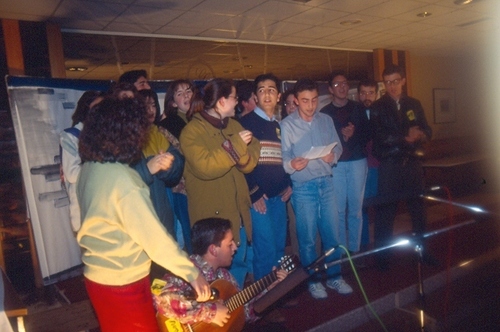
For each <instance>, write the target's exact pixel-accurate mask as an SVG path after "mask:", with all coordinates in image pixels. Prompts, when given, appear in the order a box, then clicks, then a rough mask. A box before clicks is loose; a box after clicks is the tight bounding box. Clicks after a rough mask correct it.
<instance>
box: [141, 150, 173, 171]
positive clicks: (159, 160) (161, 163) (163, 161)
mask: <svg viewBox="0 0 500 332" xmlns="http://www.w3.org/2000/svg"><path fill="white" fill-rule="evenodd" d="M174 159H175V157H174V156H173V155H172V154H171V153H170V152H167V153H165V152H163V151H160V154H157V155H156V156H154V157H153V158H151V159H150V160H149V161H148V163H147V166H148V170H149V172H150V173H151V174H152V175H154V174H156V173H158V172H159V171H166V170H168V169H169V168H170V167H171V166H172V163H173V162H174Z"/></svg>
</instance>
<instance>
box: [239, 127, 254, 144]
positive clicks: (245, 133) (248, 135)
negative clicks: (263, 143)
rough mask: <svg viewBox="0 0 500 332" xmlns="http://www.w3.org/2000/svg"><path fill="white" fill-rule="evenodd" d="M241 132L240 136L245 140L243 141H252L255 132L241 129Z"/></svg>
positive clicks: (247, 142) (246, 142)
mask: <svg viewBox="0 0 500 332" xmlns="http://www.w3.org/2000/svg"><path fill="white" fill-rule="evenodd" d="M239 134H240V137H241V139H242V140H243V142H245V144H247V145H248V144H250V142H251V141H252V137H253V134H252V132H251V131H250V130H243V131H240V132H239Z"/></svg>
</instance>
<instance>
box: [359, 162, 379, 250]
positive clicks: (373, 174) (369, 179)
mask: <svg viewBox="0 0 500 332" xmlns="http://www.w3.org/2000/svg"><path fill="white" fill-rule="evenodd" d="M377 188H378V167H368V175H367V176H366V185H365V199H367V198H371V197H375V196H377V192H378V190H377ZM368 210H374V209H373V208H371V207H365V208H363V230H362V231H361V244H362V245H366V244H369V243H370V217H369V216H368Z"/></svg>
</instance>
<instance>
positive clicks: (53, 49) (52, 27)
mask: <svg viewBox="0 0 500 332" xmlns="http://www.w3.org/2000/svg"><path fill="white" fill-rule="evenodd" d="M46 29H47V45H48V48H49V61H50V75H51V76H52V77H53V78H66V66H65V65H64V51H63V43H62V34H61V28H60V27H59V25H58V24H56V23H51V22H47V23H46Z"/></svg>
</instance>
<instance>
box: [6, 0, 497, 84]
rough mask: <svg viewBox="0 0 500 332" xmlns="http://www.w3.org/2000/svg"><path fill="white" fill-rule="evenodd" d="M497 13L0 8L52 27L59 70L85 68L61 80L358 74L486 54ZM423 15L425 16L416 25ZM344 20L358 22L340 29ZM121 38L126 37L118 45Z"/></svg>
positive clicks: (253, 4)
mask: <svg viewBox="0 0 500 332" xmlns="http://www.w3.org/2000/svg"><path fill="white" fill-rule="evenodd" d="M499 7H500V0H479V1H477V0H476V2H473V3H472V4H470V5H467V6H457V5H455V4H454V3H453V0H311V1H309V2H307V3H300V2H296V1H292V0H44V1H40V0H16V1H6V0H0V18H11V19H20V20H32V21H46V20H49V21H51V22H55V23H58V24H59V25H60V26H61V28H62V29H63V43H64V54H65V57H66V60H65V62H66V67H70V66H76V65H78V66H82V67H87V68H88V70H87V71H86V72H69V71H67V74H68V77H81V78H114V79H116V78H117V77H118V76H119V75H120V73H121V72H123V70H129V69H131V68H139V67H141V66H146V67H147V69H148V71H150V72H151V74H152V75H153V77H154V78H157V79H166V78H181V77H184V76H185V77H189V78H196V77H209V76H210V75H215V74H218V75H226V77H229V76H230V75H234V77H247V78H253V77H252V75H257V74H260V73H262V72H264V71H276V72H277V73H279V75H281V76H284V77H285V78H286V77H298V76H297V75H307V76H314V77H321V76H324V75H325V71H326V72H327V71H329V70H330V69H331V68H332V67H336V66H348V68H349V70H352V72H354V73H359V72H362V71H363V69H359V68H366V67H367V66H370V65H371V64H370V63H369V60H367V59H368V58H369V57H370V53H371V50H373V49H375V48H390V49H403V50H408V51H410V52H411V53H412V54H426V55H427V54H429V55H432V54H434V55H443V56H456V55H457V54H458V55H459V54H462V53H464V52H469V51H470V50H474V49H478V48H481V47H485V46H487V45H489V44H490V43H491V40H496V39H494V38H492V36H494V35H495V34H499V33H500V23H499V22H500V21H499V20H498V16H499V15H500V11H499ZM424 10H425V11H429V12H431V14H432V15H430V16H429V17H425V18H420V17H417V14H418V13H419V12H421V11H424ZM348 19H349V20H356V19H359V20H360V21H361V22H359V23H358V24H352V25H341V24H340V22H342V21H345V20H348ZM82 31H84V32H85V33H88V34H87V35H81V34H80V33H81V32H82ZM105 33H108V34H110V35H113V37H111V36H106V35H102V34H105ZM127 34H134V37H122V36H120V35H127ZM156 35H157V36H158V38H155V39H154V41H152V39H151V36H156ZM497 39H498V38H497ZM214 40H217V41H214ZM281 45H292V46H281ZM325 48H326V49H325ZM339 49H349V50H354V51H356V52H347V51H344V50H339ZM360 51H364V52H360ZM353 54H356V55H359V54H361V55H360V56H358V57H354V56H353ZM326 55H328V56H326ZM311 57H313V58H311ZM325 59H326V60H325ZM346 59H347V60H346ZM367 61H368V62H367ZM354 68H356V69H354ZM110 75H111V76H112V77H110Z"/></svg>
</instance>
